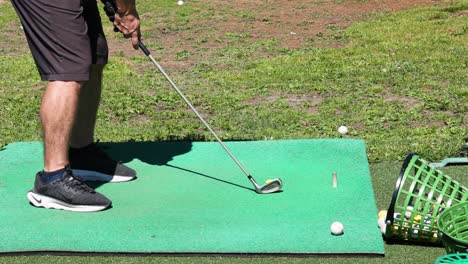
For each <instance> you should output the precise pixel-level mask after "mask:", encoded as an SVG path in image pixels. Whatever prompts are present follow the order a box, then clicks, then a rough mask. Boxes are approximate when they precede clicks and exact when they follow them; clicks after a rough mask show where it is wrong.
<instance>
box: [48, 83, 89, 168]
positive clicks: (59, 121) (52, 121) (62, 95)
mask: <svg viewBox="0 0 468 264" xmlns="http://www.w3.org/2000/svg"><path fill="white" fill-rule="evenodd" d="M80 88H81V84H80V83H79V82H73V81H69V82H68V81H67V82H65V81H51V82H49V83H48V84H47V87H46V90H45V92H44V95H43V97H42V104H41V110H40V116H41V124H42V132H43V136H44V170H45V171H54V170H59V169H62V168H63V167H65V165H67V164H68V142H69V139H70V133H71V129H72V126H73V121H74V118H75V114H76V109H77V106H78V97H79V94H80Z"/></svg>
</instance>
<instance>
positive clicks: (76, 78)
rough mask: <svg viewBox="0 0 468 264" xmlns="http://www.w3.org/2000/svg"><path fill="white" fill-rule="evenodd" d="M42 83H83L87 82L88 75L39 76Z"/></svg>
mask: <svg viewBox="0 0 468 264" xmlns="http://www.w3.org/2000/svg"><path fill="white" fill-rule="evenodd" d="M41 79H42V80H43V81H75V82H84V81H89V73H84V74H76V73H71V74H45V75H41Z"/></svg>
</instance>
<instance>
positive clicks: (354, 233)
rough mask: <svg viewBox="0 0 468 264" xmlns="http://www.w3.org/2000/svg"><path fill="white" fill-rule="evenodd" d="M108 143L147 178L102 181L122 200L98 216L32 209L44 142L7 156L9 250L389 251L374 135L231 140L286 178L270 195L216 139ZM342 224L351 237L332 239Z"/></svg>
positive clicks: (246, 156) (2, 156) (1, 161)
mask: <svg viewBox="0 0 468 264" xmlns="http://www.w3.org/2000/svg"><path fill="white" fill-rule="evenodd" d="M102 145H103V146H104V147H105V149H106V151H107V152H108V153H110V154H111V156H113V157H114V158H116V159H119V160H122V161H124V162H126V163H128V165H130V166H131V167H133V168H135V169H136V170H137V171H138V176H139V177H138V179H137V180H135V181H131V182H128V183H114V184H112V183H109V184H102V185H94V186H95V187H96V188H97V191H99V192H101V193H103V194H104V195H106V196H107V197H109V198H110V199H112V201H113V208H111V209H109V210H106V211H103V212H97V213H72V212H66V211H60V210H50V209H43V208H35V207H33V206H31V205H30V204H29V203H28V201H27V199H26V192H27V191H28V190H29V189H30V188H31V187H32V184H33V179H34V175H35V173H36V172H37V171H38V170H40V169H41V168H42V145H41V143H39V142H19V143H12V144H9V145H7V146H6V147H5V149H4V150H3V151H0V168H1V171H0V208H2V210H0V219H2V224H1V225H0V232H1V234H2V239H1V243H0V252H3V253H11V252H28V251H70V252H103V253H112V252H118V253H120V252H127V253H181V254H185V253H201V254H204V253H208V254H210V253H216V254H224V253H225V254H231V253H242V254H244V253H245V254H265V253H266V254H268V253H271V254H275V253H279V254H371V255H381V254H383V253H384V247H383V241H382V237H381V235H380V232H379V230H378V228H377V227H376V221H377V210H376V206H375V200H374V195H373V191H372V185H371V180H370V175H369V167H368V163H367V157H366V153H365V144H364V142H363V141H362V140H351V139H313V140H279V141H246V142H226V145H227V146H228V147H229V148H230V149H231V151H232V152H233V153H234V154H235V155H236V156H237V157H238V158H239V160H240V161H241V163H242V164H243V165H244V166H245V167H246V169H247V170H248V171H249V172H250V173H252V175H253V176H254V177H255V178H256V179H257V181H259V183H263V181H265V180H266V179H268V178H277V177H278V178H281V179H282V180H283V182H284V187H283V191H282V192H280V193H275V194H263V195H260V194H257V193H255V192H254V190H253V187H252V185H251V183H250V182H249V181H248V179H247V178H246V177H245V175H244V174H243V173H242V171H241V170H240V169H239V168H238V167H237V166H236V165H235V163H234V162H232V160H231V159H230V158H229V156H227V154H226V153H225V152H224V150H223V149H222V148H221V147H220V146H219V144H218V143H216V142H142V143H138V142H136V143H135V142H134V143H103V144H102ZM332 172H336V173H337V175H338V187H337V188H333V187H332ZM334 221H341V222H342V223H343V224H344V227H345V233H344V235H341V236H333V235H331V234H330V224H331V223H332V222H334Z"/></svg>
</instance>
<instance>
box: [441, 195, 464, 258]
mask: <svg viewBox="0 0 468 264" xmlns="http://www.w3.org/2000/svg"><path fill="white" fill-rule="evenodd" d="M437 226H438V228H439V235H440V237H441V240H442V244H443V245H444V247H445V249H446V250H447V253H468V202H464V203H461V204H457V205H454V206H452V207H450V208H448V209H446V210H445V211H443V212H442V213H441V214H440V216H439V221H438V222H437ZM467 263H468V262H467Z"/></svg>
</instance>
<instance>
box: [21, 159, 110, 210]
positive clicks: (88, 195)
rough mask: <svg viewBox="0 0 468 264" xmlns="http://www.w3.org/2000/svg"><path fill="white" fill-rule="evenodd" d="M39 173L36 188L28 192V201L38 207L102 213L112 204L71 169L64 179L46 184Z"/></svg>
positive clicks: (67, 168)
mask: <svg viewBox="0 0 468 264" xmlns="http://www.w3.org/2000/svg"><path fill="white" fill-rule="evenodd" d="M41 173H43V172H38V173H37V175H36V180H35V181H34V187H33V189H32V190H31V191H29V192H28V194H27V197H28V200H29V201H30V202H31V203H32V204H33V205H34V206H36V207H44V208H52V209H61V210H67V211H75V212H95V211H101V210H104V209H106V208H108V207H110V206H111V204H112V202H111V201H110V200H109V199H107V198H106V197H105V196H104V195H102V194H100V193H98V192H96V191H94V190H93V189H91V188H90V187H88V186H87V185H86V184H84V183H83V182H81V180H80V179H79V178H78V177H76V176H74V175H73V173H72V171H71V169H70V167H68V166H67V167H66V168H65V172H64V173H63V174H62V177H60V178H58V179H56V180H53V181H51V182H49V183H47V184H46V183H44V182H43V181H42V179H41V177H40V175H41Z"/></svg>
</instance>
